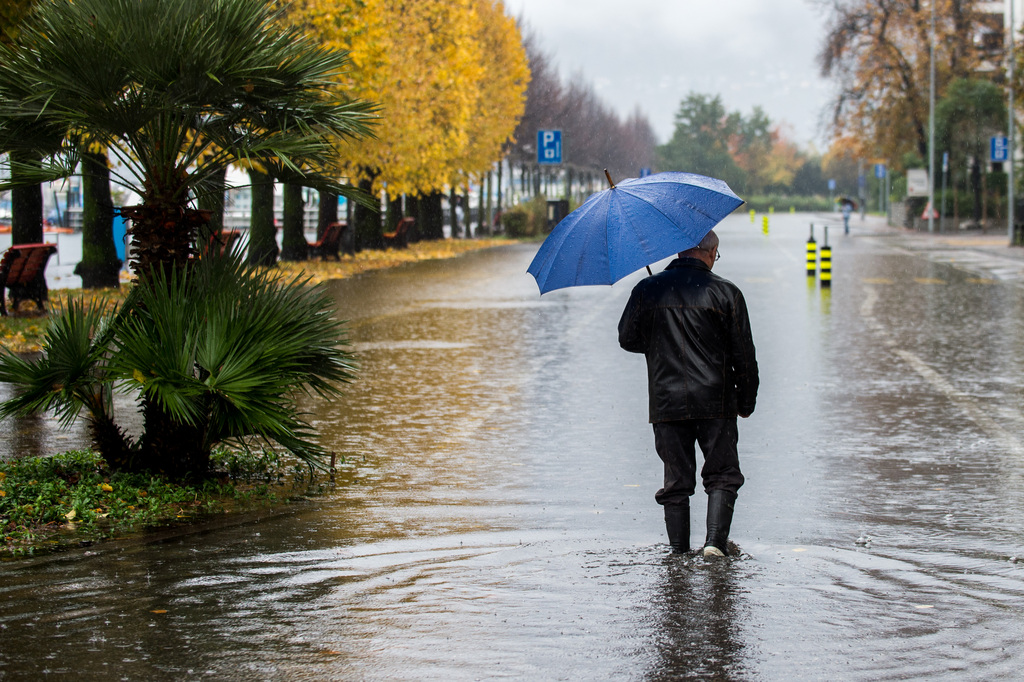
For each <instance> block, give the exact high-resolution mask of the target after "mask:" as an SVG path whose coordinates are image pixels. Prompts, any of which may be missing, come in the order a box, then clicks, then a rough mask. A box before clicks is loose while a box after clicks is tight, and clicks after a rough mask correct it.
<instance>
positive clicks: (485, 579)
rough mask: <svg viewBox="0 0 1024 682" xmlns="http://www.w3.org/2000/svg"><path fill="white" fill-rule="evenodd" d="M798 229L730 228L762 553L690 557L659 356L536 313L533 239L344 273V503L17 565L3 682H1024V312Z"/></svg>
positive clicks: (577, 307) (988, 289)
mask: <svg viewBox="0 0 1024 682" xmlns="http://www.w3.org/2000/svg"><path fill="white" fill-rule="evenodd" d="M786 220H787V218H786V217H785V216H776V222H777V224H775V223H773V232H772V235H771V237H770V238H762V235H760V234H754V235H750V234H748V232H749V228H748V226H746V225H743V224H742V220H739V221H733V222H727V223H726V224H725V225H724V226H723V228H722V229H721V230H720V233H721V234H722V236H723V240H724V241H725V242H726V243H727V244H729V247H730V250H729V253H730V258H729V260H728V262H727V261H725V260H723V261H722V267H721V270H717V269H716V271H720V272H721V273H722V274H723V275H725V276H726V277H729V278H730V279H732V280H734V281H736V282H737V283H739V284H741V286H742V287H743V289H744V293H745V295H746V297H747V301H748V305H749V306H750V310H751V316H752V324H753V327H754V334H755V340H756V341H757V343H758V353H759V362H760V363H761V365H762V378H763V383H762V392H761V396H760V400H759V406H758V411H757V412H756V413H755V415H754V416H753V417H752V418H751V419H749V420H744V422H742V423H741V441H740V448H741V460H742V461H743V466H744V468H745V473H747V475H748V483H747V485H745V486H744V488H743V489H742V490H741V492H740V500H739V504H738V506H737V510H736V517H735V520H734V523H733V536H734V539H735V540H736V541H737V543H738V544H740V545H741V546H742V547H743V549H744V551H745V552H747V553H749V555H750V557H749V558H744V559H743V560H741V561H730V562H728V563H722V564H717V563H709V562H704V561H703V560H702V559H698V560H692V559H691V560H690V561H686V560H683V561H679V560H678V559H679V558H678V557H671V558H669V557H666V550H665V544H664V540H665V539H664V529H663V523H662V517H661V515H660V513H659V512H660V509H659V508H658V507H657V505H655V504H654V502H653V498H652V495H653V492H654V490H656V489H657V487H658V486H659V483H660V475H661V472H660V463H659V461H658V458H657V456H656V454H655V453H654V449H653V437H652V435H651V431H650V426H649V425H648V424H647V423H646V411H645V410H646V394H645V386H644V381H645V372H644V366H643V359H642V358H639V357H634V356H631V355H627V354H625V353H623V352H621V351H620V350H619V349H618V345H617V342H616V337H615V323H616V322H617V320H618V315H619V312H620V311H621V308H622V306H623V304H624V303H625V299H626V297H627V296H628V293H629V288H630V283H629V282H625V283H623V284H622V285H620V286H616V287H613V288H611V289H607V288H593V289H580V290H566V291H560V292H553V293H552V294H549V295H545V297H543V298H539V297H538V296H537V293H536V287H535V285H534V283H533V281H532V280H531V279H530V278H529V277H528V276H526V275H524V271H525V268H526V265H527V264H528V263H529V260H530V258H531V257H532V253H533V250H535V248H536V246H535V245H533V246H530V245H525V246H511V247H509V248H505V249H499V250H496V251H494V252H490V253H479V254H473V255H472V256H469V257H466V258H460V259H458V261H456V262H449V263H432V264H431V263H421V264H417V265H415V266H413V267H408V268H399V269H396V270H394V271H391V272H388V273H375V274H373V275H372V276H364V277H357V278H353V279H352V280H348V281H344V282H338V283H334V284H332V285H331V291H332V292H333V294H334V296H335V298H336V300H337V301H338V306H339V310H340V311H341V314H342V316H343V317H346V318H348V319H349V320H350V321H351V324H352V342H353V347H354V349H355V350H356V351H357V352H358V354H359V355H360V359H361V363H362V367H363V373H362V375H361V377H360V379H359V380H358V381H357V382H356V383H354V384H352V385H351V386H349V387H348V388H347V395H346V396H345V398H344V399H343V400H341V401H339V402H336V403H332V404H320V403H318V402H315V401H307V402H304V403H303V409H304V410H306V411H308V412H309V414H310V415H311V418H312V419H313V420H314V422H315V425H316V426H317V428H318V429H319V430H320V431H321V432H322V434H323V435H324V438H325V444H326V446H327V447H328V449H331V450H334V451H335V452H336V453H337V454H338V455H339V456H340V457H344V461H343V463H342V464H341V471H340V472H339V475H338V485H337V487H336V488H335V489H334V490H333V491H331V492H330V493H329V494H327V495H325V496H323V497H320V498H317V499H313V500H310V501H307V502H305V503H303V504H301V505H299V506H296V507H292V508H289V509H288V510H286V511H285V512H284V513H282V514H280V515H273V516H264V517H262V518H259V519H246V520H244V521H243V522H241V523H237V524H234V525H224V526H220V527H216V526H208V527H206V528H204V529H203V530H202V531H201V532H192V533H188V534H183V535H166V536H163V537H161V538H159V539H158V540H155V541H152V542H147V544H132V543H131V542H127V543H114V544H110V545H103V546H97V547H95V548H90V549H88V550H83V551H79V552H75V553H71V554H68V555H65V556H59V557H50V558H47V559H35V560H22V561H15V562H5V563H4V564H3V565H2V566H3V568H2V569H0V602H2V603H3V605H4V606H3V608H4V611H3V613H4V617H3V619H2V620H0V676H4V675H7V676H10V677H11V678H12V679H21V678H26V679H35V678H39V677H43V676H44V674H45V673H61V674H65V675H70V674H74V675H76V676H77V677H78V678H80V679H109V677H110V675H111V670H116V672H117V675H118V676H120V677H124V678H127V679H152V678H154V677H155V678H160V679H167V678H174V679H177V678H183V679H194V678H199V677H204V676H205V677H212V678H217V679H251V678H258V679H268V680H292V679H396V680H397V679H445V680H448V679H456V680H460V679H466V680H471V679H482V678H484V679H487V678H493V677H509V678H513V679H569V678H573V679H575V678H581V679H616V680H618V679H652V680H667V679H677V678H686V677H692V678H696V679H746V678H750V679H759V680H760V679H767V680H791V679H808V680H817V679H864V680H868V679H879V678H889V679H911V678H916V679H922V678H928V679H931V678H946V679H963V678H965V677H968V678H970V677H981V676H983V675H984V676H992V677H1000V676H1002V677H1006V678H1013V677H1014V676H1015V675H1016V674H1017V673H1018V672H1019V669H1020V667H1021V666H1022V665H1024V650H1022V649H1021V647H1020V646H1019V641H1020V639H1021V637H1024V625H1022V624H1021V622H1020V618H1019V613H1018V611H1019V609H1017V608H1016V606H1017V604H1019V603H1020V601H1021V599H1022V598H1024V573H1022V571H1024V568H1022V566H1024V562H1022V561H1019V560H1018V561H1014V560H1013V559H1014V558H1018V559H1019V558H1020V557H1024V533H1022V531H1021V528H1024V511H1022V510H1024V482H1022V476H1024V464H1022V462H1024V459H1021V457H1019V456H1017V455H1016V454H1014V452H1013V451H1012V450H1010V449H1007V447H1006V445H1007V443H1008V442H1009V441H1008V440H1007V438H1008V437H1011V438H1012V437H1014V434H1015V433H1016V431H1015V428H1016V424H1017V423H1018V421H1019V420H1020V416H1019V415H1020V411H1021V408H1022V407H1024V405H1022V396H1021V392H1020V389H1019V387H1018V385H1017V382H1016V381H1015V377H1016V376H1017V375H1018V373H1019V371H1020V369H1021V363H1022V362H1024V358H1022V353H1021V351H1022V350H1024V348H1022V340H1021V339H1022V338H1024V334H1022V332H1024V329H1021V325H1022V322H1021V316H1020V315H1019V314H1018V313H1019V312H1020V311H1021V310H1022V309H1024V297H1022V295H1021V293H1020V292H1019V291H1017V290H1016V289H1013V288H1011V287H1006V286H995V285H992V284H987V285H985V284H979V283H976V282H971V281H969V280H970V277H968V276H967V275H966V274H964V273H960V271H955V270H951V269H949V268H948V266H941V267H935V266H933V265H929V264H928V263H927V262H926V261H925V260H923V259H918V258H915V257H913V256H911V255H908V254H906V253H900V252H895V251H893V250H892V249H891V248H888V247H886V246H884V245H881V244H878V243H872V242H870V241H869V240H866V239H859V240H858V239H850V240H844V242H843V243H842V245H837V247H836V249H835V251H834V256H835V258H834V263H835V267H834V272H835V280H834V282H835V284H834V287H833V290H832V291H831V292H830V293H828V294H824V293H823V292H821V291H820V290H817V289H809V288H808V287H807V283H806V277H805V275H804V272H803V269H802V268H803V265H804V264H803V261H802V259H801V258H800V257H801V256H802V255H803V252H804V251H803V250H804V240H805V239H806V225H805V224H804V222H803V221H799V224H797V221H796V220H795V219H794V222H793V225H792V229H787V223H786ZM780 250H782V251H785V252H787V253H791V254H795V255H793V257H792V258H790V259H785V258H780V257H779V255H778V254H779V251H780ZM916 279H926V280H927V279H943V280H944V281H946V282H947V284H945V285H939V284H919V283H918V282H916V281H915V280H916ZM866 280H870V282H868V281H866ZM886 282H889V283H886ZM919 287H920V289H919ZM868 289H871V290H873V291H874V293H873V294H869V293H868ZM960 318H963V319H965V320H966V321H967V324H965V325H961V326H960V327H959V328H957V322H956V321H957V319H960ZM979 349H985V351H984V352H981V351H980V350H979ZM899 352H903V353H911V354H914V357H917V358H918V359H919V360H920V363H921V364H915V363H914V362H911V361H910V360H908V359H907V358H908V357H911V356H908V355H900V354H899ZM925 368H930V369H931V371H933V372H934V373H935V375H937V376H939V377H941V378H942V379H944V380H945V382H947V383H946V384H943V383H942V382H941V381H939V380H938V379H937V378H936V376H934V375H931V374H928V373H927V371H925ZM947 384H948V385H947ZM971 405H973V406H974V407H973V408H971V407H970V406H971ZM965 408H967V409H968V412H965V411H964V409H965ZM993 424H994V425H995V426H996V427H997V428H998V429H1002V431H1003V432H1005V433H1003V434H1002V435H1001V434H1000V433H999V432H997V431H993V430H992V426H993ZM42 426H43V428H44V429H45V428H47V425H46V422H45V421H44V422H43V423H42ZM1007 434H1009V435H1008V436H1007ZM5 440H7V439H6V438H5ZM11 442H13V441H11ZM30 446H31V442H29V441H25V442H24V444H23V445H21V446H19V447H30ZM702 501H703V498H702V496H701V495H700V494H699V493H698V495H697V496H696V497H695V501H694V505H693V506H694V509H695V514H694V516H695V518H694V519H693V526H694V528H695V529H697V528H700V527H701V526H702V522H703V515H702V511H703V505H702ZM695 534H696V531H695ZM86 552H89V553H88V554H87V553H86Z"/></svg>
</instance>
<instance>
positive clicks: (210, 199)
mask: <svg viewBox="0 0 1024 682" xmlns="http://www.w3.org/2000/svg"><path fill="white" fill-rule="evenodd" d="M227 177H228V169H227V168H226V167H225V168H221V169H220V170H219V171H217V173H215V174H214V175H213V177H211V178H210V184H211V187H210V190H211V191H209V192H206V193H205V194H201V195H200V196H199V200H198V202H197V203H198V204H199V208H200V209H201V210H204V211H209V212H210V219H209V222H207V223H206V229H205V230H203V232H204V234H202V235H201V239H202V240H203V243H205V242H206V241H207V240H208V239H209V237H210V235H213V234H220V233H221V232H223V231H224V192H225V191H227Z"/></svg>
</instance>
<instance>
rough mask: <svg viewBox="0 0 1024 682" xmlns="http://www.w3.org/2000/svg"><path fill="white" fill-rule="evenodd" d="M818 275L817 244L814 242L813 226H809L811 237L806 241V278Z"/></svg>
mask: <svg viewBox="0 0 1024 682" xmlns="http://www.w3.org/2000/svg"><path fill="white" fill-rule="evenodd" d="M817 274H818V243H817V242H816V241H814V225H813V224H811V236H810V238H809V239H808V240H807V276H808V277H814V276H815V275H817Z"/></svg>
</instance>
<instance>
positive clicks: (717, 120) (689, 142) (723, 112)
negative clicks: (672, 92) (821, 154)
mask: <svg viewBox="0 0 1024 682" xmlns="http://www.w3.org/2000/svg"><path fill="white" fill-rule="evenodd" d="M657 152H658V162H657V166H658V168H659V169H660V170H685V171H688V172H691V173H700V174H702V175H710V176H712V177H717V178H721V179H722V180H725V181H726V182H727V183H729V185H730V186H731V187H732V188H733V189H734V190H735V191H737V192H741V193H747V194H758V195H760V194H766V193H771V192H778V193H787V194H807V195H813V194H819V193H821V192H822V191H824V187H823V181H822V169H821V159H819V158H817V157H815V156H814V155H813V154H809V153H807V152H805V151H803V150H801V149H800V148H799V147H798V146H797V145H796V144H795V143H794V142H792V141H791V140H789V139H788V138H787V137H786V135H785V132H784V128H783V126H781V125H778V124H775V123H773V122H772V120H771V119H770V118H769V117H768V115H767V114H766V113H765V112H764V110H762V109H761V108H760V107H754V109H753V111H752V112H751V114H750V115H749V116H744V115H743V114H741V113H740V112H736V111H733V112H730V111H728V110H727V109H726V108H725V105H724V104H723V103H722V98H721V96H719V95H713V96H712V95H706V94H700V93H693V92H691V93H690V94H688V95H687V96H686V97H685V98H684V99H683V101H682V103H681V104H680V105H679V110H678V112H677V113H676V119H675V130H674V132H673V134H672V138H671V139H670V140H669V141H668V142H667V143H665V144H664V145H661V146H660V147H658V148H657Z"/></svg>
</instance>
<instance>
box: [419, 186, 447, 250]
mask: <svg viewBox="0 0 1024 682" xmlns="http://www.w3.org/2000/svg"><path fill="white" fill-rule="evenodd" d="M442 199H443V197H442V195H441V193H440V192H431V193H430V194H428V195H427V196H425V197H423V198H422V199H420V215H421V216H422V217H423V227H422V230H421V234H422V235H423V238H424V239H444V210H443V209H442V208H441V201H442Z"/></svg>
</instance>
